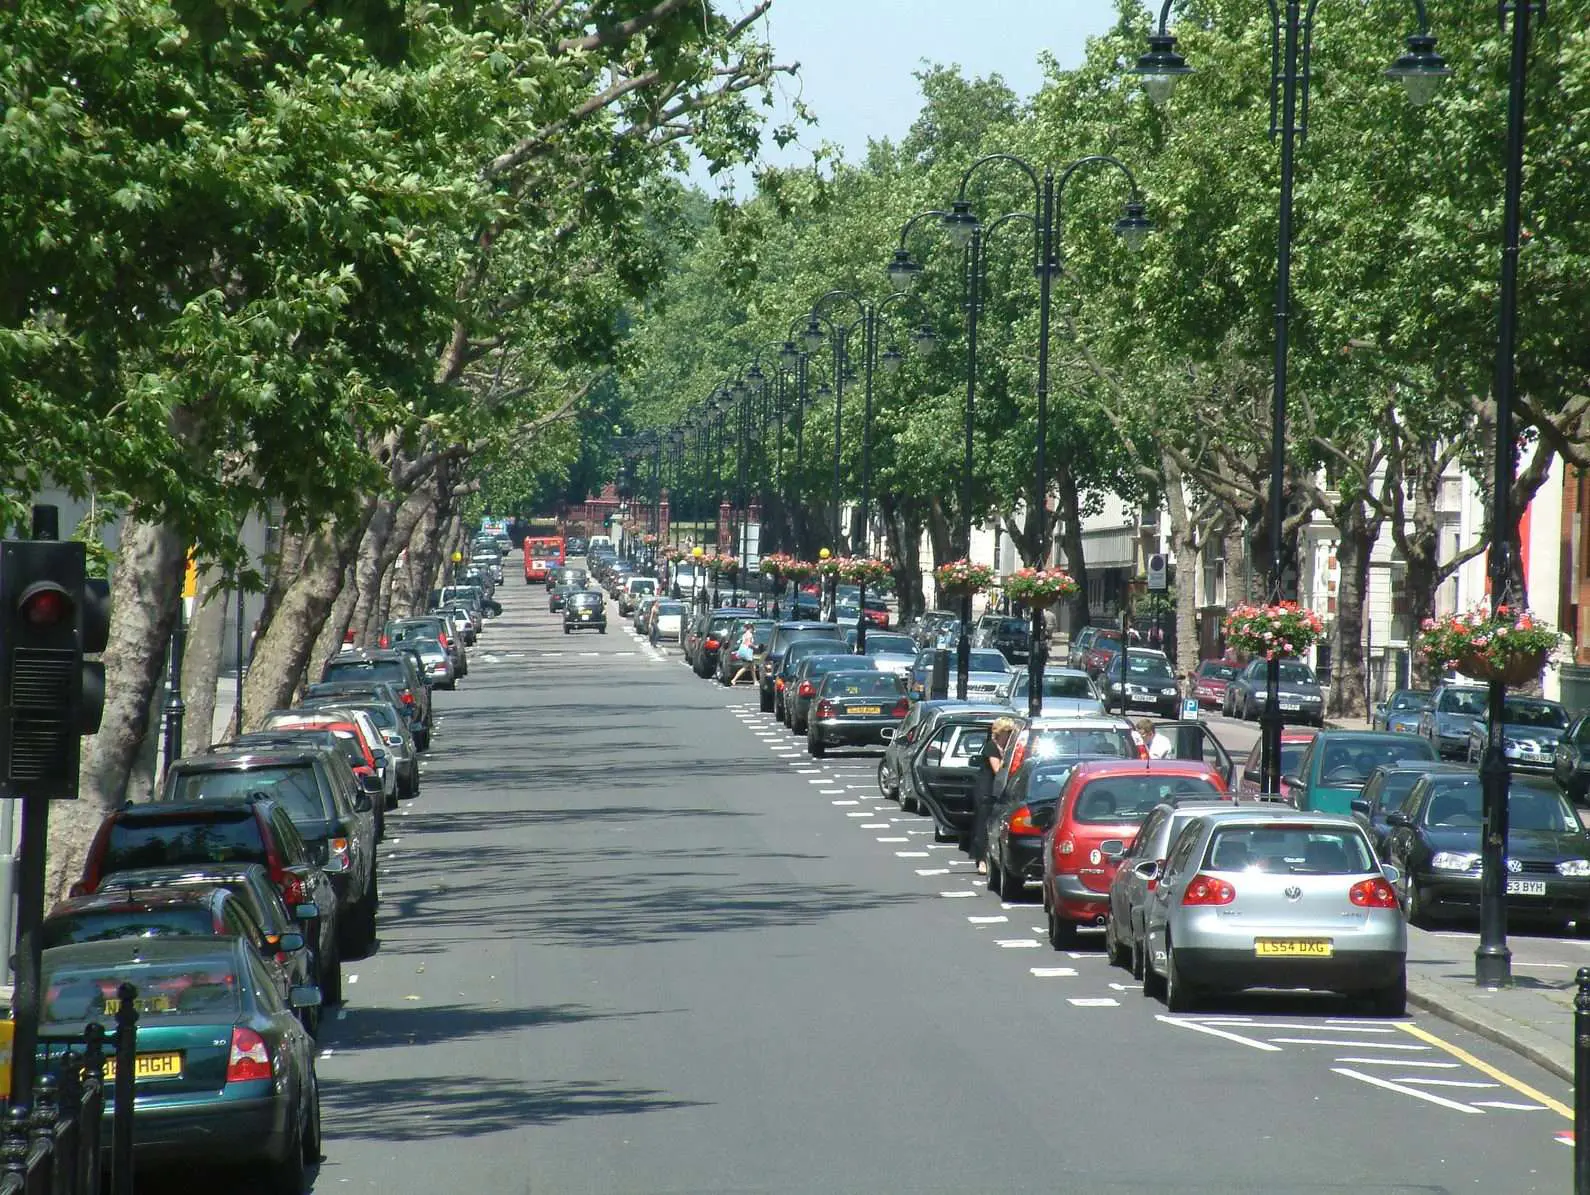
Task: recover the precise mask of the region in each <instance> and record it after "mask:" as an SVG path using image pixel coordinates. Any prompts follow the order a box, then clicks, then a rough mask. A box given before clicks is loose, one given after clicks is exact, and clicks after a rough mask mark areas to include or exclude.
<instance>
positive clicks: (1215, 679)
mask: <svg viewBox="0 0 1590 1195" xmlns="http://www.w3.org/2000/svg"><path fill="white" fill-rule="evenodd" d="M1240 671H1241V669H1240V668H1238V666H1237V665H1236V664H1234V663H1228V662H1227V661H1225V660H1205V661H1203V662H1202V663H1201V664H1199V665H1198V668H1197V669H1196V671H1194V672H1193V674H1192V683H1193V696H1194V697H1196V698H1197V699H1198V704H1199V705H1200V706H1201V707H1204V708H1206V709H1215V710H1218V709H1224V708H1225V704H1226V686H1227V685H1229V684H1230V683H1231V679H1232V677H1234V676H1236V675H1237V673H1238V672H1240Z"/></svg>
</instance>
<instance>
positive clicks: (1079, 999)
mask: <svg viewBox="0 0 1590 1195" xmlns="http://www.w3.org/2000/svg"><path fill="white" fill-rule="evenodd" d="M1066 1003H1067V1004H1075V1005H1076V1006H1077V1007H1078V1008H1119V1007H1120V1006H1121V1002H1120V1001H1119V1000H1117V999H1116V998H1115V997H1114V996H1072V997H1071V998H1070V999H1068V1000H1067V1001H1066Z"/></svg>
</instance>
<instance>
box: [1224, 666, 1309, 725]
mask: <svg viewBox="0 0 1590 1195" xmlns="http://www.w3.org/2000/svg"><path fill="white" fill-rule="evenodd" d="M1269 667H1270V662H1269V661H1268V660H1266V659H1265V658H1264V657H1263V656H1259V657H1257V658H1255V659H1252V660H1249V661H1248V662H1247V664H1246V665H1244V666H1243V669H1242V671H1241V672H1239V673H1237V675H1236V676H1234V677H1232V678H1231V680H1230V681H1229V682H1228V683H1227V685H1226V698H1225V705H1224V707H1223V708H1222V709H1221V713H1223V714H1226V715H1228V716H1230V717H1233V718H1241V719H1242V720H1243V721H1245V722H1257V721H1258V720H1259V715H1260V714H1262V713H1263V712H1264V703H1265V702H1266V701H1267V700H1268V699H1269V696H1268V695H1269V684H1270V679H1269ZM1276 700H1277V702H1278V703H1279V704H1280V706H1281V721H1283V722H1303V723H1306V724H1308V725H1309V726H1323V725H1325V694H1324V692H1323V691H1321V689H1320V687H1319V680H1318V678H1316V677H1315V675H1314V670H1313V669H1312V668H1310V667H1309V666H1308V665H1307V664H1305V663H1303V661H1302V660H1282V661H1281V680H1280V683H1279V685H1278V686H1277V688H1276Z"/></svg>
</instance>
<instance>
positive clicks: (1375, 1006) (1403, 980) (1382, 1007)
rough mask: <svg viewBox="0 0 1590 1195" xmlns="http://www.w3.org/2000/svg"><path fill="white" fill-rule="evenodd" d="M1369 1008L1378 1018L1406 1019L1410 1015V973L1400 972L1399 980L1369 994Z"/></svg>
mask: <svg viewBox="0 0 1590 1195" xmlns="http://www.w3.org/2000/svg"><path fill="white" fill-rule="evenodd" d="M1369 1007H1370V1009H1371V1010H1372V1011H1373V1012H1374V1015H1375V1016H1377V1017H1405V1016H1407V1015H1408V972H1407V970H1406V969H1404V970H1402V971H1400V972H1398V974H1397V978H1396V979H1395V980H1393V981H1392V982H1391V983H1389V984H1387V985H1386V986H1385V987H1383V988H1377V989H1376V990H1375V991H1373V992H1370V993H1369Z"/></svg>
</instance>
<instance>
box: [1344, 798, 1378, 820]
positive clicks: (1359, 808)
mask: <svg viewBox="0 0 1590 1195" xmlns="http://www.w3.org/2000/svg"><path fill="white" fill-rule="evenodd" d="M1348 804H1349V805H1350V806H1351V807H1352V811H1353V812H1354V813H1361V814H1363V816H1365V817H1368V816H1369V815H1370V814H1371V813H1372V812H1374V810H1373V808H1372V807H1371V806H1370V804H1369V802H1368V801H1349V802H1348Z"/></svg>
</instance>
